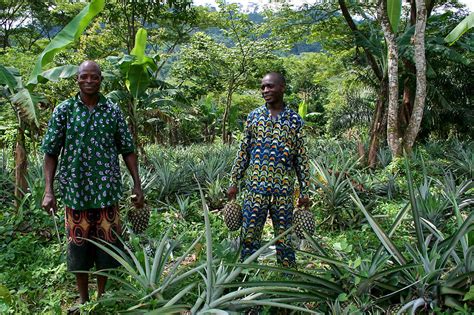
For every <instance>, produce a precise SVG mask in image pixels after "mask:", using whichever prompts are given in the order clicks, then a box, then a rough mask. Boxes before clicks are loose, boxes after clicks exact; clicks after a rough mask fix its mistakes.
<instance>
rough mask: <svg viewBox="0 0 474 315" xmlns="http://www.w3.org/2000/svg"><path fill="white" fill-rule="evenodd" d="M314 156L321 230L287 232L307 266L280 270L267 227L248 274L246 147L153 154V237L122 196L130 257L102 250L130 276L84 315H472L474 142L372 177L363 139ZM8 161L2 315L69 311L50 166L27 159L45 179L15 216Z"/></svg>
mask: <svg viewBox="0 0 474 315" xmlns="http://www.w3.org/2000/svg"><path fill="white" fill-rule="evenodd" d="M308 148H309V152H310V156H311V189H310V192H311V199H312V206H311V207H310V209H309V213H311V215H312V216H313V219H314V221H315V229H314V233H308V232H307V231H308V230H304V229H300V230H299V231H290V233H291V234H292V240H293V246H295V248H297V268H296V269H285V268H282V267H280V266H278V265H277V264H276V261H275V251H274V246H273V244H274V243H275V239H274V237H273V233H272V228H271V224H270V222H268V224H266V226H265V228H264V237H263V238H264V240H265V245H264V246H263V247H262V248H261V249H260V250H258V252H257V253H256V255H252V256H251V257H249V258H248V259H246V260H245V261H244V262H243V263H239V260H238V257H239V232H238V231H231V230H229V228H228V227H227V226H226V224H225V222H224V220H225V213H224V211H226V207H229V206H226V205H225V190H226V189H227V186H228V177H229V173H230V168H231V166H232V162H233V159H234V156H235V153H236V151H237V147H236V146H235V145H234V146H232V145H231V146H229V145H222V144H217V145H192V146H186V147H176V148H172V149H170V148H166V147H161V146H156V145H151V146H147V147H145V148H144V152H145V153H144V155H143V157H146V161H142V162H141V163H140V175H141V177H142V181H143V187H144V190H145V195H146V202H147V205H146V207H147V208H149V209H150V210H151V216H150V218H149V225H148V228H147V229H146V230H145V231H144V232H143V233H140V234H136V233H134V232H133V231H134V229H132V224H131V221H133V217H128V218H129V219H127V215H126V214H127V211H131V209H133V207H132V206H131V204H130V201H129V198H124V199H123V202H122V203H121V214H122V218H123V219H124V220H125V222H126V224H127V229H126V230H125V232H124V233H123V235H122V236H121V237H122V241H123V242H124V244H125V246H124V247H123V248H122V249H119V248H114V247H112V246H108V245H104V244H97V245H98V246H100V247H103V249H104V250H105V251H110V252H111V253H113V254H114V255H116V256H117V259H118V260H119V262H120V264H121V265H122V266H121V267H120V268H118V269H117V270H110V271H101V272H103V273H106V274H108V275H109V277H110V279H111V281H110V283H109V286H110V288H109V290H108V291H107V293H106V295H105V296H104V297H102V298H101V299H99V300H97V299H94V298H92V300H91V302H88V303H87V304H85V305H84V306H83V307H82V310H83V311H84V312H93V313H97V314H100V313H103V312H119V311H129V312H134V313H135V312H136V313H139V312H140V313H141V312H150V311H151V312H156V313H157V314H163V313H167V312H168V313H179V312H181V313H183V314H184V313H186V312H188V313H189V312H191V313H199V312H202V313H205V312H209V313H214V312H217V310H220V311H225V312H229V313H235V314H237V313H244V312H246V310H248V309H251V308H252V307H256V306H261V307H262V308H261V312H263V313H266V314H273V313H274V312H277V311H278V310H280V311H281V310H282V309H286V310H288V312H293V313H305V312H307V313H323V314H367V313H371V314H396V313H397V309H398V310H400V311H401V312H402V313H403V311H409V310H411V309H413V310H416V312H427V313H439V314H446V313H456V314H460V313H470V312H471V311H472V310H473V307H474V304H473V303H474V298H473V290H474V289H473V288H474V286H473V284H472V273H473V271H474V261H473V260H472V254H473V252H472V248H473V247H472V246H473V245H472V244H473V243H472V242H473V241H474V231H473V226H474V225H473V220H474V217H473V214H472V213H473V212H472V207H473V205H474V185H473V181H472V178H473V176H472V175H473V171H474V151H473V144H472V143H468V142H466V143H463V142H459V141H450V142H443V143H441V142H438V141H431V142H428V143H426V144H423V145H419V146H417V147H416V148H415V150H414V151H413V153H412V154H411V155H407V156H404V157H401V158H396V159H393V160H392V159H390V158H387V159H383V158H380V159H379V161H380V162H379V164H378V165H377V167H376V168H374V169H371V168H367V167H365V166H363V165H362V164H361V163H359V157H358V153H357V144H356V143H355V142H351V141H348V140H335V139H321V138H313V139H311V140H310V141H309V143H308ZM379 154H380V155H383V154H384V149H383V148H382V149H381V150H380V151H379ZM1 162H2V164H1V165H2V168H1V170H2V173H1V176H2V192H3V193H2V196H3V197H2V198H4V202H3V203H2V207H3V210H2V213H1V217H0V219H1V225H0V226H1V230H0V237H1V240H2V242H1V246H2V248H1V251H0V253H1V254H0V256H1V259H0V264H1V266H0V267H1V268H0V270H2V273H1V278H0V283H1V284H2V286H1V289H2V291H1V293H2V295H1V297H2V301H3V302H2V304H0V306H1V307H2V312H11V311H13V312H14V313H27V312H34V313H45V312H49V313H58V314H59V313H61V312H62V311H64V310H65V309H67V308H68V307H69V306H70V305H71V304H73V303H74V301H75V293H74V292H73V291H72V290H70V289H67V288H68V287H69V286H68V283H70V282H72V276H71V274H68V273H66V272H65V270H66V266H65V259H64V255H65V253H64V249H65V238H64V229H63V223H62V222H63V221H62V219H60V218H59V217H58V218H57V219H56V220H57V221H58V223H57V226H55V223H54V221H53V220H51V217H50V216H49V215H48V214H47V213H46V212H44V211H43V210H41V209H40V207H39V204H40V202H41V198H42V194H43V193H42V191H43V190H44V184H43V183H44V181H43V178H42V172H41V158H40V157H38V158H32V159H30V168H31V170H34V171H32V172H30V174H31V175H30V176H29V178H28V180H27V181H28V184H29V189H28V193H27V194H26V195H25V197H24V199H23V200H22V201H21V204H20V207H19V208H18V209H17V210H15V209H14V208H12V207H10V206H9V202H8V200H11V199H12V198H13V194H14V189H13V188H14V187H13V184H12V180H13V174H12V171H11V170H12V167H11V163H12V161H11V159H8V157H7V156H6V155H5V154H3V158H2V160H1ZM124 174H126V173H125V172H124ZM128 180H130V178H129V176H128V175H124V177H123V181H124V182H125V183H126V182H127V181H128ZM125 187H130V185H128V186H127V184H125ZM240 199H241V196H240V195H239V196H238V200H240ZM237 209H239V207H238V206H237ZM227 211H229V210H227ZM298 211H302V210H298ZM61 215H62V214H61V213H60V216H61ZM300 219H301V220H303V221H304V222H303V224H302V226H305V224H310V221H311V217H308V216H307V215H306V214H305V215H301V218H300ZM237 220H238V219H237ZM295 220H296V215H295ZM237 230H238V228H237ZM57 234H59V235H57ZM298 234H299V235H298ZM301 234H303V235H301Z"/></svg>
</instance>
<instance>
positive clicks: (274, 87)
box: [260, 75, 285, 105]
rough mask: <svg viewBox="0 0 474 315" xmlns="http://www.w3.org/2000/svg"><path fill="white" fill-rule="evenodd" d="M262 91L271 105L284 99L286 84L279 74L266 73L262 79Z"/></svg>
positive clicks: (264, 97)
mask: <svg viewBox="0 0 474 315" xmlns="http://www.w3.org/2000/svg"><path fill="white" fill-rule="evenodd" d="M260 91H261V92H262V96H263V99H264V100H265V102H266V103H267V104H270V105H271V104H274V103H278V102H282V101H283V94H284V92H285V86H284V85H283V84H282V82H281V81H280V80H279V78H278V77H277V76H275V75H266V76H264V77H263V79H262V84H261V86H260Z"/></svg>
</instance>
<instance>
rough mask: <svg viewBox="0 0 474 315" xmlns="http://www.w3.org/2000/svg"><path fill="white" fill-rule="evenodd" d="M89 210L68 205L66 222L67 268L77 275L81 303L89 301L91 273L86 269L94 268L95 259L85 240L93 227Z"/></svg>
mask: <svg viewBox="0 0 474 315" xmlns="http://www.w3.org/2000/svg"><path fill="white" fill-rule="evenodd" d="M87 214H88V210H74V209H71V208H68V207H66V211H65V224H66V235H67V268H68V271H71V272H74V273H75V275H76V284H77V289H78V291H79V297H80V303H81V304H84V303H86V302H87V301H89V290H88V284H89V275H88V274H87V273H85V272H84V271H87V270H90V268H92V266H93V263H94V261H93V260H92V258H93V253H91V250H92V248H91V246H90V244H89V243H88V242H87V241H86V240H85V238H88V237H89V232H90V229H91V224H90V220H89V219H88V216H87Z"/></svg>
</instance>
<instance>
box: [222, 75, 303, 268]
mask: <svg viewBox="0 0 474 315" xmlns="http://www.w3.org/2000/svg"><path fill="white" fill-rule="evenodd" d="M285 86H286V83H285V78H284V77H283V76H282V75H281V74H279V73H276V72H271V73H268V74H267V75H265V76H264V77H263V79H262V84H261V92H262V96H263V98H264V99H265V105H263V106H261V107H259V108H257V109H255V110H254V111H252V112H251V113H250V114H249V115H248V118H247V121H246V126H245V137H244V139H243V141H242V143H241V145H240V149H239V152H238V154H237V158H236V160H235V163H234V167H233V168H232V174H231V186H230V187H229V189H228V191H227V196H228V198H229V200H232V199H235V197H236V194H237V192H238V189H237V185H238V181H239V180H240V179H242V178H243V177H244V175H247V180H246V183H247V185H246V187H247V192H246V195H245V201H244V206H243V225H242V252H241V259H242V260H244V259H245V258H246V257H248V256H250V255H251V254H253V253H254V252H255V251H256V250H257V249H258V248H259V247H260V245H261V244H260V243H261V236H262V231H263V226H264V225H265V221H266V218H267V214H268V212H269V213H270V217H271V219H272V223H273V229H274V233H275V235H279V234H281V233H283V232H284V231H285V230H287V229H288V228H290V227H291V224H292V221H293V197H294V196H293V190H294V185H295V180H297V181H298V184H299V189H300V194H299V198H298V206H301V207H304V206H308V205H309V198H308V186H309V181H308V179H309V167H308V157H307V153H306V148H305V143H304V137H303V124H304V123H303V120H302V119H301V117H300V116H299V115H298V114H297V113H296V112H294V111H293V110H291V109H289V108H288V107H287V106H286V105H285V103H284V102H283V94H284V92H285ZM246 172H247V174H245V173H246ZM276 251H277V261H278V263H280V264H282V265H283V266H295V252H294V250H293V248H292V247H291V244H290V240H289V237H286V238H284V239H280V240H279V241H278V242H277V244H276Z"/></svg>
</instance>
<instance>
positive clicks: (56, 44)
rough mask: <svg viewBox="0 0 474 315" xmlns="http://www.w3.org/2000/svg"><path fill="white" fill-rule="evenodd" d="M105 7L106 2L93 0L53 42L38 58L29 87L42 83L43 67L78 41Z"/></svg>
mask: <svg viewBox="0 0 474 315" xmlns="http://www.w3.org/2000/svg"><path fill="white" fill-rule="evenodd" d="M104 6H105V0H92V1H91V2H90V3H89V4H88V5H86V6H85V7H84V9H82V11H81V12H79V14H78V15H76V16H75V17H74V18H73V19H72V21H71V22H69V23H68V24H67V25H66V26H65V27H64V28H63V29H62V30H61V31H60V32H59V33H58V34H57V35H56V36H55V37H54V38H53V39H52V40H51V42H50V43H49V44H48V46H46V48H45V49H44V50H43V52H42V53H41V55H40V56H39V57H38V60H37V62H36V65H35V68H34V69H33V71H32V72H31V75H30V80H29V81H28V84H27V86H28V87H31V86H33V85H36V84H38V83H39V81H41V79H40V78H39V76H40V74H41V72H42V71H43V67H44V66H45V65H47V64H48V63H50V62H51V61H52V60H53V57H54V55H55V54H56V53H58V52H60V51H61V50H63V49H64V48H66V47H67V46H69V45H70V44H72V43H73V42H74V41H76V40H77V39H78V38H79V36H81V34H82V33H83V32H84V30H85V29H86V27H87V26H88V25H89V23H90V22H91V21H92V19H93V18H94V17H95V16H96V15H97V14H99V13H100V12H101V11H102V10H103V9H104Z"/></svg>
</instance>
